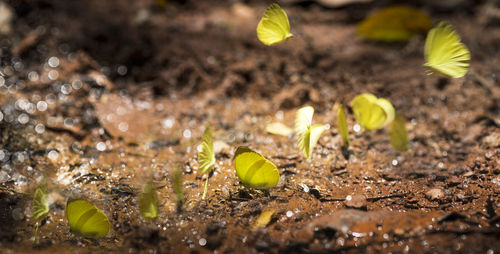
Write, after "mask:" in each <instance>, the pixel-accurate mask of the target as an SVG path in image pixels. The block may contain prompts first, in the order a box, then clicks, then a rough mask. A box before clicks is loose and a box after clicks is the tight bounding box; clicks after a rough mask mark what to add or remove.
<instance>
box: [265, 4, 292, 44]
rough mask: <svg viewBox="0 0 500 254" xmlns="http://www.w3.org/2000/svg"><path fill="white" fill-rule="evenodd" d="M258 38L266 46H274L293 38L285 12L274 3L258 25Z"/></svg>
mask: <svg viewBox="0 0 500 254" xmlns="http://www.w3.org/2000/svg"><path fill="white" fill-rule="evenodd" d="M257 37H258V38H259V40H260V41H261V42H262V43H264V44H266V45H269V46H270V45H274V44H277V43H280V42H283V41H286V40H287V39H289V38H291V37H293V34H291V33H290V23H289V22H288V17H287V15H286V13H285V11H284V10H283V9H282V8H281V7H280V6H279V5H278V4H277V3H273V4H271V5H269V7H267V9H266V12H265V13H264V17H262V19H261V20H260V22H259V24H258V25H257Z"/></svg>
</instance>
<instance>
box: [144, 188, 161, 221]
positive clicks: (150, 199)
mask: <svg viewBox="0 0 500 254" xmlns="http://www.w3.org/2000/svg"><path fill="white" fill-rule="evenodd" d="M139 212H140V213H141V215H142V217H144V218H146V219H154V218H156V217H157V216H158V193H157V192H156V187H155V184H154V183H153V181H152V180H149V181H148V182H147V183H146V184H145V185H144V188H143V189H142V192H141V194H140V195H139Z"/></svg>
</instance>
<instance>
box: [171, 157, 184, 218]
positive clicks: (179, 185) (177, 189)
mask: <svg viewBox="0 0 500 254" xmlns="http://www.w3.org/2000/svg"><path fill="white" fill-rule="evenodd" d="M172 181H173V185H174V193H175V196H176V197H177V211H180V210H181V209H182V204H184V190H183V189H184V187H183V182H182V170H181V167H180V166H177V167H176V168H175V170H174V176H173V180H172Z"/></svg>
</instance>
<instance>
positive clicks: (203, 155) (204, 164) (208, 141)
mask: <svg viewBox="0 0 500 254" xmlns="http://www.w3.org/2000/svg"><path fill="white" fill-rule="evenodd" d="M198 163H199V164H200V173H201V174H205V173H207V172H208V171H210V170H211V169H212V168H213V167H214V165H215V153H214V140H213V137H212V132H211V131H210V127H209V126H207V127H206V128H205V131H204V132H203V138H202V141H201V151H200V152H198Z"/></svg>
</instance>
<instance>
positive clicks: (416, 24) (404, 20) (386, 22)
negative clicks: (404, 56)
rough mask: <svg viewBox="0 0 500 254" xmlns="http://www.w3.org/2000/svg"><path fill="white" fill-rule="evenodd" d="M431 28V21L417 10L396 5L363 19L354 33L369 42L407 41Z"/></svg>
mask: <svg viewBox="0 0 500 254" xmlns="http://www.w3.org/2000/svg"><path fill="white" fill-rule="evenodd" d="M431 26H432V20H431V19H430V18H429V16H428V15H427V14H425V13H423V12H422V11H420V10H419V9H415V8H412V7H408V6H402V5H396V6H390V7H386V8H384V9H381V10H380V11H377V12H376V13H374V14H373V15H371V16H370V17H368V18H365V19H364V20H363V21H361V23H360V24H359V25H358V27H357V28H356V33H357V34H358V35H359V36H361V37H363V38H365V39H370V40H379V41H407V40H409V39H410V38H411V37H412V36H413V35H414V34H416V33H420V32H424V33H425V32H427V31H428V30H429V29H430V28H431Z"/></svg>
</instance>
